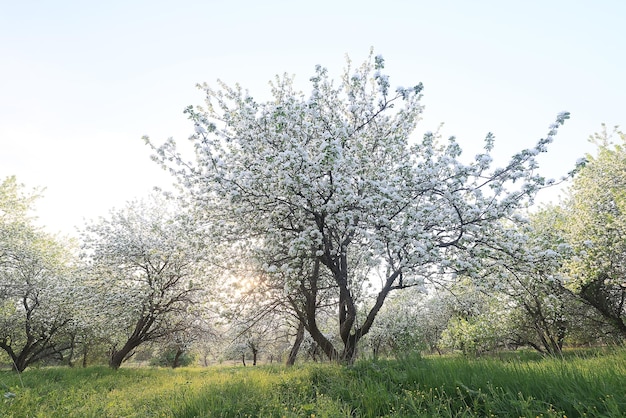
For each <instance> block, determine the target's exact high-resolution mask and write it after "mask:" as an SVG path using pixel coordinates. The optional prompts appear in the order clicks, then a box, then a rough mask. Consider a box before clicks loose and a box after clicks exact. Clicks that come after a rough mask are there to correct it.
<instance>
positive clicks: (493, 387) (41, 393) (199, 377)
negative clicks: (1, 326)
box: [0, 349, 626, 418]
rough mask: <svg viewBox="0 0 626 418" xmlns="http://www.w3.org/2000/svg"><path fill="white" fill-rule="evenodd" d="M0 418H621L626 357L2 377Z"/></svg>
mask: <svg viewBox="0 0 626 418" xmlns="http://www.w3.org/2000/svg"><path fill="white" fill-rule="evenodd" d="M0 393H2V395H3V397H2V401H1V403H0V416H2V417H46V418H48V417H316V418H318V417H492V416H493V417H559V418H563V417H568V418H572V417H583V416H584V417H620V416H626V350H624V349H605V350H594V351H584V352H581V351H577V352H571V353H566V355H565V356H564V357H563V358H543V357H540V356H538V355H536V354H534V353H529V352H516V353H502V354H501V355H499V356H493V357H484V358H478V359H471V358H464V357H458V356H450V357H447V356H444V357H425V358H422V357H420V356H419V355H414V356H408V357H406V358H403V359H398V360H377V361H374V360H367V361H365V360H363V361H359V362H357V363H356V364H354V365H353V366H338V365H332V364H302V365H296V366H294V367H291V368H287V367H284V366H278V365H264V366H257V367H245V368H244V367H242V366H215V367H209V368H182V369H175V370H172V369H164V368H150V367H143V368H131V367H123V368H121V369H120V370H118V371H113V370H109V369H108V368H106V367H89V368H86V369H80V368H74V369H70V368H61V367H45V368H39V369H37V368H32V369H27V370H26V371H25V372H24V373H22V374H21V375H18V374H16V373H14V372H11V371H8V370H5V371H1V372H0Z"/></svg>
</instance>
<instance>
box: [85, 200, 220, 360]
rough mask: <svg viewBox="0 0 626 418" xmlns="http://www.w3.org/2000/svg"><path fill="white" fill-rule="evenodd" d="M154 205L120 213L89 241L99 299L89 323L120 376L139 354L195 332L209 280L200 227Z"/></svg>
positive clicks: (93, 229) (89, 231)
mask: <svg viewBox="0 0 626 418" xmlns="http://www.w3.org/2000/svg"><path fill="white" fill-rule="evenodd" d="M181 214H182V212H180V211H178V210H176V209H172V207H171V205H169V204H168V202H166V201H163V199H159V198H156V197H154V198H153V199H147V200H143V201H135V202H131V203H129V204H128V206H127V207H126V208H124V209H121V210H117V211H112V212H111V215H110V218H108V219H106V218H101V219H100V220H98V221H95V222H92V223H90V224H89V225H87V227H86V228H85V230H84V231H83V233H82V242H83V257H84V259H85V262H86V263H87V266H88V268H89V271H90V276H91V289H92V292H94V293H95V294H97V295H98V297H97V298H95V299H96V301H95V303H94V305H93V306H92V308H91V309H92V310H93V312H91V313H90V314H89V315H90V317H91V318H92V323H93V324H94V325H98V328H99V329H101V330H102V334H103V335H102V336H103V337H106V338H107V339H108V340H109V341H110V343H111V352H110V359H109V365H110V366H111V367H112V368H114V369H117V368H119V367H120V365H121V364H122V362H123V361H125V360H127V359H128V358H129V357H130V356H131V355H132V354H133V352H134V350H135V349H136V348H137V347H138V346H139V345H141V344H143V343H145V342H148V341H158V340H161V339H163V338H165V337H168V336H170V335H172V334H174V333H181V332H183V331H184V330H186V329H187V328H188V327H189V325H188V324H189V321H188V316H189V315H190V310H189V308H190V306H191V305H192V304H194V303H195V302H196V301H197V300H198V297H199V296H200V294H201V291H202V289H203V288H204V286H202V285H201V283H202V281H203V280H205V279H206V278H207V277H208V275H207V271H206V269H205V263H204V261H205V258H204V255H205V254H206V252H205V250H204V248H203V247H202V246H201V245H198V243H197V242H195V241H194V240H193V237H195V236H196V235H195V234H194V233H193V228H194V224H193V223H192V222H190V221H189V218H186V217H184V216H179V215H181Z"/></svg>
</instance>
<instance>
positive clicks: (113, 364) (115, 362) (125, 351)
mask: <svg viewBox="0 0 626 418" xmlns="http://www.w3.org/2000/svg"><path fill="white" fill-rule="evenodd" d="M139 344H141V341H138V340H134V339H130V340H128V341H127V342H126V344H124V347H122V348H121V349H120V350H119V351H118V350H115V349H113V350H112V352H111V357H110V358H109V367H110V368H112V369H113V370H117V369H119V368H120V366H121V365H122V363H123V362H124V361H125V360H127V358H128V355H129V354H130V353H131V352H132V351H133V350H134V349H135V348H137V346H139Z"/></svg>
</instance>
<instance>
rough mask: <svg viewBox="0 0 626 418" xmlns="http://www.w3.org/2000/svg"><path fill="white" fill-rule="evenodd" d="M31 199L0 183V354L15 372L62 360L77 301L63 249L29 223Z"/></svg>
mask: <svg viewBox="0 0 626 418" xmlns="http://www.w3.org/2000/svg"><path fill="white" fill-rule="evenodd" d="M37 197H38V193H37V191H33V192H30V193H29V192H27V191H25V189H24V186H22V185H20V184H18V183H17V181H16V179H15V177H8V178H6V179H5V180H4V181H3V182H2V183H0V349H2V350H4V351H5V352H6V353H7V354H8V356H9V357H10V359H11V362H12V364H13V369H14V370H16V371H20V372H21V371H23V370H24V369H26V368H27V367H28V366H29V365H31V364H33V363H36V362H38V361H41V360H45V359H50V358H51V357H56V358H57V359H62V358H63V353H64V352H65V351H66V350H67V349H68V348H70V347H71V345H72V344H71V340H70V339H69V338H68V333H70V331H71V330H72V328H73V326H74V325H75V317H74V313H75V311H76V304H77V302H78V301H79V300H80V299H81V295H79V294H78V293H77V290H78V289H79V288H80V287H79V286H78V275H77V274H76V260H75V259H74V258H73V256H72V252H71V247H70V246H69V243H66V242H63V241H62V240H60V239H57V238H56V237H53V236H51V235H49V234H46V233H45V232H43V231H42V230H41V229H40V228H38V227H36V226H35V225H34V223H33V218H31V217H30V214H29V212H30V210H31V209H32V205H33V203H34V201H35V200H36V198H37Z"/></svg>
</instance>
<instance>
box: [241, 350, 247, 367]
mask: <svg viewBox="0 0 626 418" xmlns="http://www.w3.org/2000/svg"><path fill="white" fill-rule="evenodd" d="M241 362H242V363H243V367H246V353H243V354H242V355H241Z"/></svg>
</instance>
